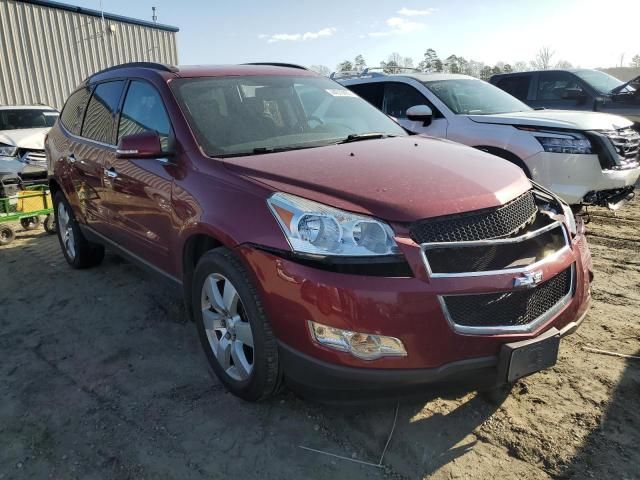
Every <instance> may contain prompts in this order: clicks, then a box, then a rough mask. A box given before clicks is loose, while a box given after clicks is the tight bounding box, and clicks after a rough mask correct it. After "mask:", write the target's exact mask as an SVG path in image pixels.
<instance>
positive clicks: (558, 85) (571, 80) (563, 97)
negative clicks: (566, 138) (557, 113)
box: [530, 72, 595, 110]
mask: <svg viewBox="0 0 640 480" xmlns="http://www.w3.org/2000/svg"><path fill="white" fill-rule="evenodd" d="M594 100H595V99H594V98H593V97H592V96H591V94H590V93H589V92H588V91H587V89H586V88H585V86H584V85H583V84H582V82H581V81H580V79H579V78H578V77H576V76H575V75H573V74H571V73H569V72H540V73H539V74H538V86H537V88H536V95H535V100H533V101H531V102H530V105H531V106H532V107H538V108H541V107H542V108H547V109H553V110H593V104H594Z"/></svg>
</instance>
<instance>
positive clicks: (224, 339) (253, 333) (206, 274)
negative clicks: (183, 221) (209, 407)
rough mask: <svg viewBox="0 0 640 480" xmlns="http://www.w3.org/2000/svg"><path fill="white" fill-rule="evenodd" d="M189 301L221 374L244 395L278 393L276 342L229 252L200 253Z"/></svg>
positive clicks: (250, 285)
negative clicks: (200, 256) (201, 254)
mask: <svg viewBox="0 0 640 480" xmlns="http://www.w3.org/2000/svg"><path fill="white" fill-rule="evenodd" d="M191 302H192V306H193V312H194V319H195V322H196V326H197V329H198V336H199V337H200V342H201V343H202V347H203V349H204V352H205V355H206V357H207V360H208V361H209V365H210V366H211V369H212V370H213V372H214V373H215V374H216V376H217V377H218V379H219V380H220V381H221V382H222V383H223V384H224V385H225V386H226V387H227V389H228V390H229V391H231V393H233V394H234V395H236V396H238V397H240V398H242V399H244V400H248V401H259V400H263V399H266V398H268V397H270V396H272V395H274V394H275V393H276V392H277V391H278V388H279V385H280V383H281V378H282V374H281V372H280V366H279V362H278V346H277V342H276V339H275V336H274V335H273V332H272V331H271V325H270V323H269V320H268V318H267V316H266V313H265V311H264V308H263V307H262V302H261V301H260V298H259V297H258V293H257V290H256V288H255V286H254V285H253V283H252V281H251V279H250V278H249V275H248V273H247V270H246V269H245V268H244V266H243V265H242V264H241V263H240V261H239V260H238V259H237V258H236V256H235V255H234V254H233V253H232V252H231V251H229V250H228V249H226V248H217V249H215V250H211V251H209V252H207V253H205V254H204V255H203V256H202V258H200V260H199V261H198V265H197V266H196V270H195V273H194V277H193V289H192V295H191Z"/></svg>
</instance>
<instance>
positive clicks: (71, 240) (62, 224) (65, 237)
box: [58, 202, 76, 260]
mask: <svg viewBox="0 0 640 480" xmlns="http://www.w3.org/2000/svg"><path fill="white" fill-rule="evenodd" d="M70 220H71V219H70V216H69V212H68V211H67V207H66V206H65V204H64V203H63V202H60V203H59V204H58V228H59V232H60V239H61V240H62V244H63V246H64V249H65V251H66V252H67V255H68V256H69V258H70V259H72V260H73V259H74V258H75V256H76V242H75V237H74V235H73V228H72V227H71V221H70Z"/></svg>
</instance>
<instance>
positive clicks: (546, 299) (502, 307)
mask: <svg viewBox="0 0 640 480" xmlns="http://www.w3.org/2000/svg"><path fill="white" fill-rule="evenodd" d="M572 284H573V267H569V268H567V269H566V270H564V271H563V272H561V273H559V274H558V275H556V276H555V277H553V278H551V279H550V280H547V281H546V282H544V283H541V284H540V285H538V286H537V287H535V288H531V289H527V290H515V291H508V292H500V293H485V294H475V295H449V296H446V295H445V296H442V297H440V298H441V303H442V304H443V307H444V310H445V314H446V315H447V317H448V319H449V321H450V322H451V323H452V324H453V326H454V328H457V329H459V330H465V328H464V327H471V329H470V330H471V331H472V330H473V328H484V329H486V328H487V327H526V326H531V325H532V324H533V325H536V324H537V322H536V320H540V319H543V318H545V317H546V316H547V315H548V314H549V312H552V311H555V310H556V309H557V308H559V307H561V306H562V305H564V303H565V302H566V300H567V299H568V295H570V293H571V289H572ZM459 327H463V328H459ZM467 330H469V329H467ZM469 333H471V332H469Z"/></svg>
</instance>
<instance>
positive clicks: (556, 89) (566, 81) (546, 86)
mask: <svg viewBox="0 0 640 480" xmlns="http://www.w3.org/2000/svg"><path fill="white" fill-rule="evenodd" d="M568 89H579V90H582V88H581V87H580V83H578V79H577V78H576V77H574V76H573V75H570V74H568V73H566V72H545V73H541V74H540V79H539V80H538V100H563V99H564V98H565V94H566V92H567V90H568Z"/></svg>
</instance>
